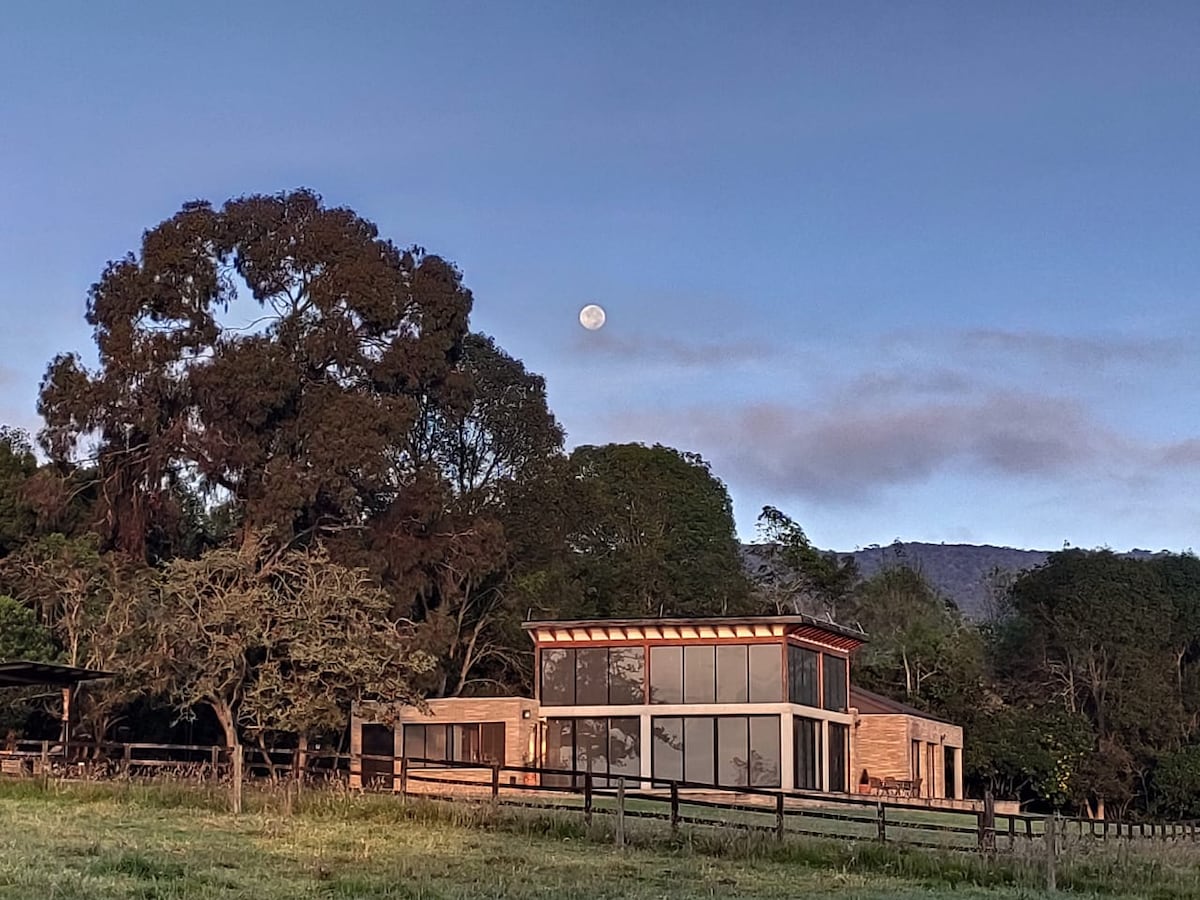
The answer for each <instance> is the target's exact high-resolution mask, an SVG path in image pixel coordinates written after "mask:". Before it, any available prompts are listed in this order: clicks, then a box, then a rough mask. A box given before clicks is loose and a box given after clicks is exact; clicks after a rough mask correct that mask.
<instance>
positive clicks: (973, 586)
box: [742, 541, 1166, 621]
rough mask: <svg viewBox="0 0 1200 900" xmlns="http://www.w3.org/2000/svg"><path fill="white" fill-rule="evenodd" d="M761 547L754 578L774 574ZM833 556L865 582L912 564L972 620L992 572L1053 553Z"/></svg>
mask: <svg viewBox="0 0 1200 900" xmlns="http://www.w3.org/2000/svg"><path fill="white" fill-rule="evenodd" d="M763 546H764V545H762V544H743V545H742V554H743V559H745V561H746V567H747V570H748V571H749V572H750V574H751V575H752V576H753V575H755V574H756V573H761V572H764V571H769V570H770V568H771V563H770V561H769V560H768V559H767V558H766V557H765V556H764V554H763V552H762V548H763ZM822 552H834V553H836V554H837V555H838V556H839V557H847V556H849V557H852V558H853V559H854V562H855V564H856V565H857V566H858V570H859V572H860V573H861V574H862V576H863V577H864V578H870V577H871V576H872V575H874V574H876V573H878V572H880V571H882V570H884V569H888V568H894V567H897V566H902V565H907V566H909V567H911V568H913V569H916V570H917V571H919V572H920V573H921V574H922V575H924V576H925V578H926V579H928V581H929V583H930V584H931V585H932V586H933V587H934V588H935V589H936V590H937V591H938V592H939V593H941V594H943V595H944V596H945V597H947V598H948V599H950V600H952V601H954V603H955V604H956V605H957V606H958V608H959V609H960V610H961V611H962V614H963V615H964V616H965V617H966V618H968V619H971V620H973V621H980V620H983V619H986V618H987V617H988V616H989V615H990V611H991V607H992V604H993V603H994V589H993V587H992V585H991V584H989V580H990V579H991V576H992V573H993V572H997V571H998V572H1000V573H1001V574H1002V575H1009V576H1013V575H1017V574H1019V573H1021V572H1024V571H1027V570H1029V569H1033V568H1036V567H1037V566H1040V565H1041V564H1042V563H1044V562H1045V561H1046V560H1047V559H1048V558H1049V557H1050V554H1051V553H1055V552H1057V551H1054V550H1023V549H1020V548H1017V547H1000V546H996V545H994V544H934V543H928V542H924V541H897V542H896V543H893V544H889V545H887V546H870V547H862V548H859V549H857V550H850V551H840V550H835V551H822ZM1162 552H1166V551H1152V550H1141V549H1133V550H1129V551H1127V552H1125V553H1118V554H1117V555H1118V556H1124V557H1133V558H1136V559H1146V558H1149V557H1153V556H1157V555H1158V554H1159V553H1162Z"/></svg>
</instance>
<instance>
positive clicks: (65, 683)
mask: <svg viewBox="0 0 1200 900" xmlns="http://www.w3.org/2000/svg"><path fill="white" fill-rule="evenodd" d="M112 677H113V673H112V672H102V671H100V670H99V669H81V668H79V667H78V666H62V665H59V664H57V663H44V662H31V661H29V660H23V659H18V660H11V661H9V662H0V688H19V687H56V688H60V689H61V690H62V701H63V709H62V731H61V733H60V736H59V741H60V742H61V743H62V745H63V747H64V748H66V747H67V745H68V744H69V743H70V740H71V700H72V699H73V698H74V695H75V690H76V689H77V688H78V687H79V685H81V684H83V683H85V682H88V681H102V680H103V679H105V678H112Z"/></svg>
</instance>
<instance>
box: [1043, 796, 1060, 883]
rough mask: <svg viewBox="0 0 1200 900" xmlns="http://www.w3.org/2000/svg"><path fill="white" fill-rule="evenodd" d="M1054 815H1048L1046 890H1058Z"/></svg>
mask: <svg viewBox="0 0 1200 900" xmlns="http://www.w3.org/2000/svg"><path fill="white" fill-rule="evenodd" d="M1054 825H1055V822H1054V816H1052V815H1050V816H1046V890H1048V891H1055V890H1058V879H1057V877H1056V875H1055V872H1054V862H1055V854H1056V853H1057V852H1058V848H1057V846H1056V844H1057V843H1058V840H1057V838H1056V837H1055V835H1054Z"/></svg>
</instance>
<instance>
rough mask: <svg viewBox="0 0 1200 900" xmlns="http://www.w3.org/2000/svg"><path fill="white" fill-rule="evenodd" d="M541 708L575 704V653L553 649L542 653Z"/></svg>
mask: <svg viewBox="0 0 1200 900" xmlns="http://www.w3.org/2000/svg"><path fill="white" fill-rule="evenodd" d="M541 655H542V689H541V693H540V695H539V699H540V701H541V704H542V706H572V705H573V704H574V703H575V651H574V650H563V649H561V648H558V647H555V648H553V649H545V650H543V651H542V654H541Z"/></svg>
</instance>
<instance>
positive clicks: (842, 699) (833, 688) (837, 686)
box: [821, 653, 850, 713]
mask: <svg viewBox="0 0 1200 900" xmlns="http://www.w3.org/2000/svg"><path fill="white" fill-rule="evenodd" d="M821 665H822V673H821V676H822V678H821V683H822V684H823V685H824V697H823V700H824V708H826V709H834V710H836V712H839V713H840V712H845V709H846V707H848V706H850V697H848V696H847V692H848V691H847V684H846V660H845V658H842V656H834V655H833V654H832V653H826V654H822V660H821Z"/></svg>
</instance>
